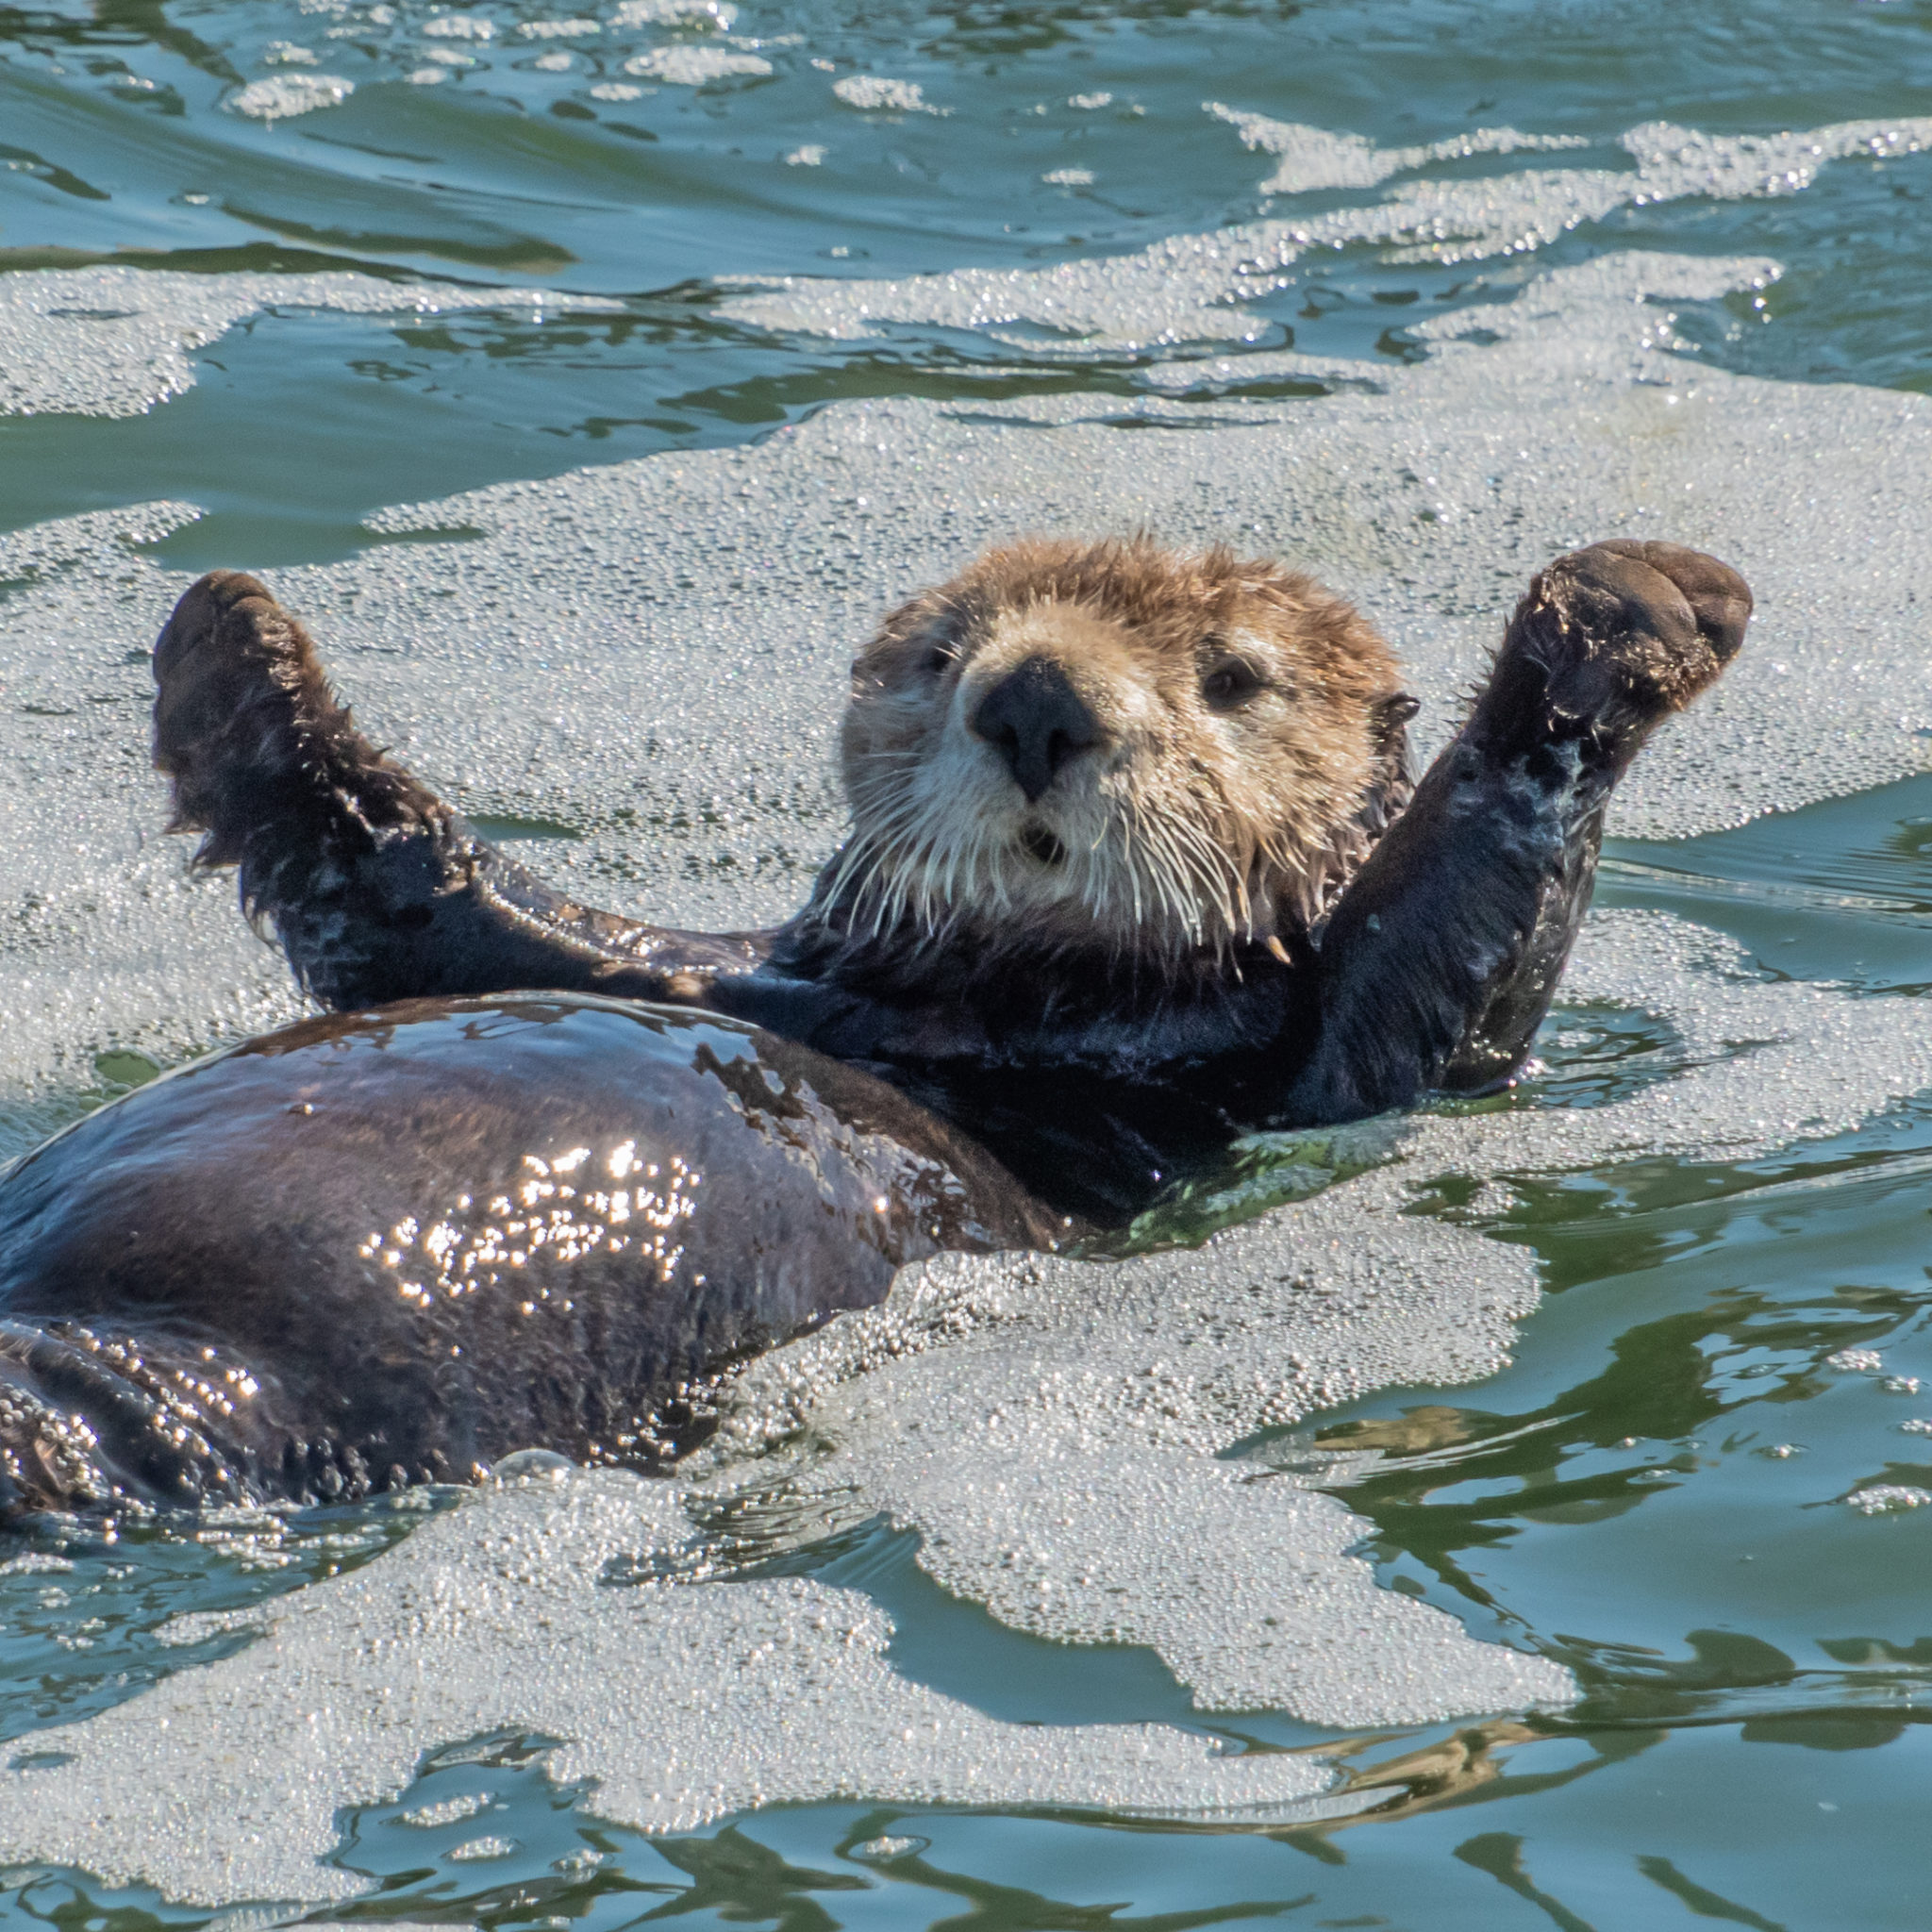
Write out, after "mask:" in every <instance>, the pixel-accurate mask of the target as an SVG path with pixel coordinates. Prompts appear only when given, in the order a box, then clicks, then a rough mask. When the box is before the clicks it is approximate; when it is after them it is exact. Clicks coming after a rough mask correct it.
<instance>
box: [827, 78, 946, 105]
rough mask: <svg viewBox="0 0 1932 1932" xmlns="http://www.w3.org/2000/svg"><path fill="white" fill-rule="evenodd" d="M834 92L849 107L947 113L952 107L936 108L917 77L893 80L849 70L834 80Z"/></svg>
mask: <svg viewBox="0 0 1932 1932" xmlns="http://www.w3.org/2000/svg"><path fill="white" fill-rule="evenodd" d="M832 92H834V93H835V94H837V95H838V97H839V98H840V99H841V101H843V102H844V103H845V105H846V106H847V107H848V108H858V109H859V110H860V111H861V112H864V113H877V112H881V111H883V112H886V113H892V114H945V113H949V112H951V109H950V108H935V107H934V106H933V105H932V104H931V103H930V102H929V101H928V100H927V99H926V98H925V90H924V88H922V87H921V86H920V84H919V83H918V82H917V81H916V80H889V79H887V78H886V77H885V76H884V75H878V74H848V75H846V76H845V78H844V79H843V80H835V81H834V82H833V83H832Z"/></svg>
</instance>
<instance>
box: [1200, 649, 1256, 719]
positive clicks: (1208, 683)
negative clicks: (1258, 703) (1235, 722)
mask: <svg viewBox="0 0 1932 1932" xmlns="http://www.w3.org/2000/svg"><path fill="white" fill-rule="evenodd" d="M1263 682H1264V680H1263V678H1262V676H1261V674H1260V673H1259V672H1258V671H1257V670H1256V669H1255V667H1254V666H1253V665H1252V664H1250V663H1249V662H1248V661H1247V659H1246V658H1222V659H1221V661H1220V662H1219V663H1218V664H1216V665H1214V666H1213V667H1212V669H1210V670H1209V671H1208V674H1207V675H1205V676H1204V677H1203V678H1202V679H1201V696H1202V698H1203V700H1204V701H1205V702H1206V704H1207V706H1208V709H1209V710H1210V711H1236V710H1239V709H1240V708H1241V706H1243V705H1244V704H1246V703H1247V702H1248V700H1249V699H1250V698H1252V697H1254V696H1255V694H1256V693H1257V691H1260V690H1261V689H1262V686H1263Z"/></svg>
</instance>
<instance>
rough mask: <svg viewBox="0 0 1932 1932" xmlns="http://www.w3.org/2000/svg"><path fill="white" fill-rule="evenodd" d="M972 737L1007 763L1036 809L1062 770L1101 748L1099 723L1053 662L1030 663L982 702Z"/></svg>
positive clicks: (1004, 680)
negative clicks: (979, 740) (1095, 747)
mask: <svg viewBox="0 0 1932 1932" xmlns="http://www.w3.org/2000/svg"><path fill="white" fill-rule="evenodd" d="M973 734H974V737H975V738H983V739H984V740H985V741H987V743H988V744H990V745H991V746H992V748H993V749H994V750H995V751H996V752H998V753H999V755H1000V756H1001V757H1002V758H1005V759H1006V761H1007V769H1008V771H1009V772H1011V773H1012V774H1013V780H1014V783H1016V784H1017V785H1018V786H1019V788H1020V790H1021V791H1024V793H1025V794H1026V803H1027V804H1028V805H1032V804H1034V803H1035V802H1036V801H1037V800H1038V799H1039V797H1040V794H1041V792H1042V791H1045V790H1046V788H1047V787H1048V786H1049V785H1051V784H1052V783H1053V781H1054V778H1055V776H1056V775H1057V774H1058V771H1059V769H1060V767H1061V766H1062V765H1063V764H1065V763H1066V762H1067V760H1068V759H1069V758H1073V757H1074V756H1076V755H1077V754H1078V753H1080V752H1083V751H1088V750H1091V748H1092V747H1093V746H1094V745H1096V744H1098V743H1099V742H1100V736H1101V733H1100V721H1099V720H1098V719H1097V718H1095V717H1094V715H1093V713H1092V712H1091V711H1090V710H1089V709H1088V708H1087V707H1086V706H1085V705H1084V704H1083V703H1082V702H1081V701H1080V693H1079V692H1078V691H1075V690H1074V687H1073V686H1072V685H1071V684H1069V683H1068V682H1067V675H1066V673H1065V672H1064V671H1062V670H1061V669H1060V667H1059V666H1058V664H1056V663H1055V662H1054V661H1053V659H1052V658H1027V659H1026V660H1025V661H1024V663H1022V664H1020V665H1019V666H1017V667H1016V668H1015V669H1014V670H1012V671H1009V672H1008V674H1007V675H1006V676H1004V677H1003V678H1001V679H1000V681H999V682H998V683H997V684H996V685H994V686H993V688H992V689H991V691H988V692H987V694H986V695H985V697H983V698H982V699H981V700H980V701H979V708H978V709H977V710H975V711H974V714H973Z"/></svg>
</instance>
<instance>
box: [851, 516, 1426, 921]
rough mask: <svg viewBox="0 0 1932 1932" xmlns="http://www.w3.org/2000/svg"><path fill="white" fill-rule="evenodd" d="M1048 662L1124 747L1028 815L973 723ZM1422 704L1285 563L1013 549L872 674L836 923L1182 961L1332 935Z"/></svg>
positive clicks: (1035, 546) (898, 633)
mask: <svg viewBox="0 0 1932 1932" xmlns="http://www.w3.org/2000/svg"><path fill="white" fill-rule="evenodd" d="M1028 658H1045V659H1048V660H1050V662H1051V663H1052V664H1054V665H1056V666H1058V669H1059V670H1060V671H1061V672H1062V673H1063V674H1064V675H1065V676H1066V678H1067V679H1068V681H1069V682H1070V683H1071V684H1072V686H1073V687H1074V691H1076V692H1077V693H1078V695H1079V697H1080V698H1081V700H1082V701H1083V702H1084V703H1085V705H1086V707H1087V708H1088V709H1089V710H1090V711H1091V713H1092V716H1093V718H1094V720H1095V721H1096V722H1097V723H1098V724H1099V726H1100V727H1101V739H1100V742H1098V743H1097V744H1095V745H1093V746H1092V747H1091V748H1090V749H1085V750H1081V751H1079V752H1078V753H1077V754H1076V755H1074V757H1072V758H1070V759H1069V760H1068V761H1067V762H1066V763H1065V764H1064V765H1063V766H1061V768H1060V769H1059V770H1058V773H1057V774H1055V776H1054V778H1053V782H1052V783H1051V785H1050V786H1049V787H1048V789H1047V790H1046V791H1044V792H1043V793H1042V794H1041V797H1040V798H1039V800H1038V801H1037V802H1036V803H1033V804H1029V803H1028V802H1027V799H1026V797H1025V794H1024V791H1023V790H1022V788H1021V787H1020V785H1019V784H1018V783H1016V782H1015V779H1014V776H1013V774H1012V773H1011V771H1010V770H1009V769H1008V765H1007V763H1006V761H1005V760H1004V759H1003V758H1002V757H1001V755H1000V753H999V751H998V750H997V749H996V748H995V747H994V746H993V745H991V744H990V743H988V742H986V741H984V740H982V739H981V738H979V737H978V736H976V735H975V734H974V730H973V728H972V720H973V717H974V712H975V710H976V709H977V708H978V706H979V705H980V704H981V703H982V702H983V700H984V699H985V698H986V696H987V694H988V693H989V692H990V691H992V690H993V689H994V688H995V687H996V686H997V685H998V684H999V683H1000V681H1001V679H1002V678H1004V677H1006V676H1007V675H1008V674H1010V673H1011V672H1013V671H1014V670H1015V669H1016V668H1017V667H1019V666H1020V665H1021V664H1022V663H1024V661H1025V660H1026V659H1028ZM1217 673H1221V674H1223V676H1222V679H1221V681H1220V682H1219V683H1218V684H1217V683H1216V682H1214V680H1215V678H1216V674H1217ZM1245 675H1253V677H1254V678H1255V679H1256V684H1255V688H1254V689H1253V691H1252V692H1251V693H1250V692H1246V691H1245V687H1244V685H1243V684H1242V678H1243V677H1244V676H1245ZM1230 677H1231V678H1232V679H1233V685H1232V688H1231V686H1230V682H1229V680H1230ZM1236 693H1240V695H1239V697H1238V701H1234V702H1230V701H1229V699H1230V697H1231V696H1232V695H1235V694H1236ZM1391 701H1393V705H1394V707H1396V708H1391ZM1403 704H1404V701H1403V700H1402V699H1401V694H1400V687H1399V682H1398V677H1397V671H1396V665H1395V661H1394V658H1393V657H1392V656H1391V653H1390V650H1389V647H1388V646H1387V645H1386V644H1385V643H1384V642H1383V641H1382V640H1381V639H1380V638H1379V637H1378V636H1377V635H1376V634H1375V633H1374V631H1373V630H1372V629H1371V628H1370V627H1369V626H1368V625H1366V624H1365V623H1364V622H1363V621H1362V620H1361V618H1360V617H1358V616H1357V614H1356V612H1355V611H1354V610H1353V609H1352V608H1350V607H1349V606H1348V605H1346V604H1344V603H1342V602H1341V600H1340V599H1338V598H1336V597H1333V596H1331V595H1329V594H1328V593H1327V592H1326V591H1323V590H1322V589H1321V588H1320V587H1319V586H1317V585H1316V584H1314V583H1313V582H1311V581H1310V580H1309V579H1308V578H1307V577H1305V576H1302V575H1298V574H1296V573H1294V572H1291V571H1287V570H1284V569H1282V568H1281V567H1280V566H1279V565H1277V564H1274V563H1269V562H1265V561H1259V560H1256V559H1251V558H1238V557H1236V556H1235V555H1234V553H1233V552H1231V551H1229V550H1226V549H1222V548H1216V549H1213V550H1209V551H1207V552H1205V553H1186V554H1180V553H1174V552H1169V551H1163V550H1161V549H1159V548H1158V546H1157V545H1155V544H1154V543H1153V542H1151V541H1148V540H1146V539H1138V540H1135V541H1108V542H1102V543H1094V544H1080V543H1073V542H1049V541H1027V542H1022V543H1017V544H1014V545H1012V546H1010V547H1008V548H1005V549H999V550H994V551H991V552H989V553H988V554H987V555H986V556H984V557H982V558H979V559H978V560H977V561H976V562H974V564H972V565H971V566H969V567H968V569H966V570H965V571H964V572H962V573H961V574H960V575H958V576H957V577H955V578H954V579H953V580H952V581H951V582H950V583H947V584H943V585H941V587H940V588H938V589H937V590H933V591H925V592H924V593H922V594H921V595H919V596H917V597H915V598H913V599H912V600H911V601H910V602H909V603H908V604H905V605H902V606H901V607H900V608H898V609H896V610H894V611H892V612H891V614H890V615H889V616H888V617H887V618H886V620H885V622H884V624H883V625H882V626H881V627H880V630H879V633H878V635H877V637H876V638H874V641H872V643H871V644H870V645H868V646H867V648H866V649H865V651H864V652H863V653H862V655H861V656H860V657H859V658H858V661H857V662H856V663H855V664H854V666H853V674H852V700H851V705H850V707H849V708H848V710H847V712H846V716H845V724H844V733H843V742H842V750H843V759H844V773H845V784H846V790H847V792H848V795H849V797H850V799H851V803H852V809H853V817H854V829H853V836H852V839H851V841H849V843H848V844H847V845H846V847H845V849H844V851H843V853H842V854H841V858H840V859H839V860H838V861H837V862H836V863H835V865H834V867H833V868H832V870H831V872H830V873H829V874H827V877H826V879H825V880H824V882H822V885H821V889H820V892H819V894H818V895H817V903H819V904H820V905H821V906H823V907H824V908H826V909H827V910H828V911H829V910H830V909H831V908H835V907H837V908H842V911H841V917H842V921H843V923H844V924H845V926H846V929H847V930H848V931H849V932H851V933H853V934H854V936H858V935H859V934H861V933H873V934H876V935H880V936H884V935H886V934H891V933H895V932H904V931H905V929H906V928H907V927H908V925H911V926H913V927H914V928H916V929H917V930H918V931H920V932H922V933H923V934H924V935H925V936H928V937H931V938H941V937H943V936H945V935H947V934H948V933H951V932H954V931H957V930H958V929H959V928H960V927H962V926H972V927H974V928H976V929H979V930H982V931H983V930H985V929H987V928H989V927H991V928H992V929H994V930H995V931H1001V932H1005V931H1008V930H1012V931H1016V932H1024V934H1025V935H1026V936H1027V937H1028V938H1030V939H1034V940H1038V941H1041V942H1043V943H1045V944H1048V945H1058V946H1082V945H1091V944H1095V943H1098V944H1100V945H1102V946H1104V947H1106V948H1107V949H1108V950H1109V951H1112V952H1116V953H1126V952H1132V953H1135V954H1141V955H1153V956H1157V957H1162V958H1170V959H1173V958H1181V957H1184V956H1186V955H1189V954H1192V953H1198V952H1200V951H1202V950H1204V949H1206V950H1208V951H1211V952H1214V953H1217V954H1218V953H1221V952H1223V951H1224V950H1225V949H1226V948H1227V947H1228V946H1229V945H1231V944H1233V943H1236V942H1238V941H1249V940H1259V941H1268V940H1270V939H1272V938H1274V936H1275V935H1276V934H1278V933H1281V932H1283V931H1287V930H1290V929H1291V928H1292V929H1299V928H1301V927H1304V926H1306V925H1307V924H1308V923H1309V922H1310V921H1312V920H1313V919H1315V918H1316V917H1318V916H1319V915H1320V913H1321V911H1322V909H1323V908H1324V901H1325V899H1326V897H1327V896H1328V894H1329V892H1330V890H1331V889H1332V887H1333V886H1334V885H1335V884H1336V883H1337V882H1338V881H1339V879H1340V878H1341V876H1342V875H1343V874H1345V873H1346V871H1347V870H1348V869H1349V868H1350V866H1351V864H1352V862H1353V861H1354V860H1355V859H1357V858H1359V856H1360V850H1366V848H1367V842H1368V836H1369V834H1368V833H1365V831H1364V825H1365V824H1367V825H1368V826H1370V827H1371V828H1372V829H1373V830H1379V827H1380V821H1379V819H1378V818H1376V817H1375V815H1374V814H1375V810H1376V796H1377V792H1378V789H1380V788H1385V787H1386V786H1387V784H1388V781H1389V776H1390V773H1389V763H1390V756H1391V754H1390V746H1391V741H1392V742H1393V744H1394V746H1395V756H1396V758H1397V762H1398V763H1399V762H1400V748H1401V731H1400V723H1401V719H1402V717H1403V716H1404V715H1406V708H1402V707H1403ZM1391 719H1392V721H1393V723H1392V725H1391ZM1351 841H1353V843H1351ZM1029 846H1030V848H1031V849H1029ZM1357 846H1358V847H1359V850H1357V849H1356V848H1357ZM1056 848H1058V854H1059V855H1060V856H1059V857H1058V858H1055V857H1054V855H1055V852H1056ZM1042 854H1044V855H1045V857H1042V856H1041V855H1042Z"/></svg>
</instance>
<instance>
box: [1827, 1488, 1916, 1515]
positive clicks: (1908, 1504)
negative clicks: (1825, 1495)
mask: <svg viewBox="0 0 1932 1932" xmlns="http://www.w3.org/2000/svg"><path fill="white" fill-rule="evenodd" d="M1845 1502H1846V1503H1847V1504H1848V1505H1849V1506H1850V1507H1852V1508H1854V1509H1856V1510H1857V1512H1858V1514H1859V1515H1860V1516H1899V1515H1903V1514H1904V1513H1905V1511H1907V1509H1923V1508H1924V1507H1925V1505H1926V1504H1927V1503H1932V1490H1921V1489H1917V1488H1915V1487H1914V1486H1913V1485H1911V1484H1910V1483H1874V1484H1873V1485H1872V1486H1871V1487H1870V1488H1869V1489H1863V1490H1854V1491H1852V1493H1851V1494H1850V1495H1849V1496H1847V1497H1846V1498H1845Z"/></svg>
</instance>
